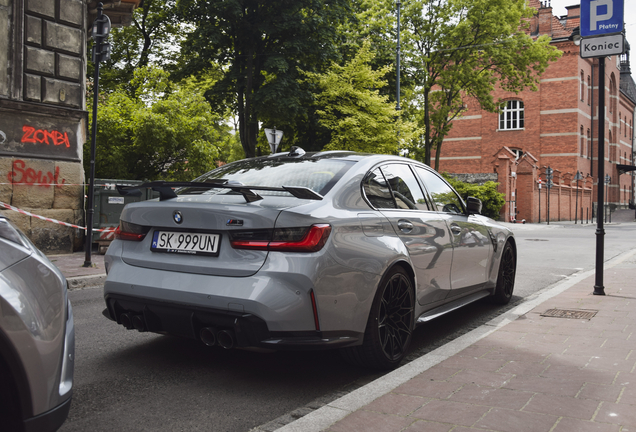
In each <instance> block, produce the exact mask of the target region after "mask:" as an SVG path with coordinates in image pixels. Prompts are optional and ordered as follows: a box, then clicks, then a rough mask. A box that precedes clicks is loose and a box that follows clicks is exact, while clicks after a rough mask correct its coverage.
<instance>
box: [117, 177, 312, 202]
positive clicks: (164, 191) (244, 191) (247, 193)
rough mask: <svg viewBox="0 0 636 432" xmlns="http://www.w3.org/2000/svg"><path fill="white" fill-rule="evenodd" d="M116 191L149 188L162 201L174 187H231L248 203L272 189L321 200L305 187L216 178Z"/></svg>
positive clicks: (125, 193) (126, 193)
mask: <svg viewBox="0 0 636 432" xmlns="http://www.w3.org/2000/svg"><path fill="white" fill-rule="evenodd" d="M116 188H117V192H119V194H120V195H122V196H141V189H142V188H150V189H152V190H154V191H157V192H159V201H164V200H167V199H171V198H176V197H177V194H176V192H175V191H174V190H173V189H174V188H194V189H231V190H233V191H234V192H238V193H240V194H241V195H243V197H244V198H245V201H247V202H248V203H250V202H254V201H258V200H262V199H263V197H262V196H260V195H259V194H257V193H256V192H254V191H259V190H260V191H274V192H289V193H290V194H292V195H293V196H295V197H296V198H300V199H310V200H322V198H323V197H322V195H320V194H319V193H316V192H314V191H313V190H311V189H309V188H307V187H300V186H281V187H270V186H246V185H243V184H241V183H239V182H233V181H231V180H216V181H209V180H208V181H207V182H167V181H153V182H149V183H143V184H140V185H137V186H130V185H128V186H127V185H116Z"/></svg>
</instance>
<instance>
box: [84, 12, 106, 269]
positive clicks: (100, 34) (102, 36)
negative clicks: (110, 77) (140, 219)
mask: <svg viewBox="0 0 636 432" xmlns="http://www.w3.org/2000/svg"><path fill="white" fill-rule="evenodd" d="M110 27H111V25H110V18H108V15H104V5H103V4H102V3H99V4H98V5H97V18H96V19H95V22H94V23H93V32H92V37H93V40H94V41H95V43H94V44H93V63H95V74H94V75H93V125H92V132H91V160H90V177H89V181H88V203H87V204H86V242H85V244H84V249H85V250H84V252H85V257H84V265H83V267H92V266H93V263H92V262H91V252H92V248H93V215H94V213H95V208H94V204H93V201H94V199H95V198H94V197H95V191H94V190H93V189H94V188H95V152H96V147H97V100H98V98H99V64H100V63H101V62H104V61H108V60H110V51H111V46H110V44H109V43H107V42H106V39H108V33H110Z"/></svg>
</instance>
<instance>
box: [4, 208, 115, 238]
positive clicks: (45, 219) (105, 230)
mask: <svg viewBox="0 0 636 432" xmlns="http://www.w3.org/2000/svg"><path fill="white" fill-rule="evenodd" d="M0 207H4V208H7V209H9V210H13V211H15V212H18V213H21V214H23V215H26V216H31V217H34V218H38V219H42V220H44V221H47V222H53V223H56V224H60V225H64V226H67V227H71V228H77V229H82V230H84V231H86V229H87V228H86V227H82V226H79V225H73V224H70V223H68V222H62V221H59V220H57V219H51V218H47V217H44V216H40V215H36V214H33V213H30V212H28V211H25V210H22V209H19V208H17V207H13V206H12V205H9V204H7V203H3V202H2V201H0ZM116 229H117V228H105V229H99V228H93V231H98V232H107V233H111V232H115V230H116Z"/></svg>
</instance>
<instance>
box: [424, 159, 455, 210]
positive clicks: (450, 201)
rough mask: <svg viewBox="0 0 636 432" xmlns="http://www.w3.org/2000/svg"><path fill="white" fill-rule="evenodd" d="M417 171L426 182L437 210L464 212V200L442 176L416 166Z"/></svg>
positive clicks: (425, 184)
mask: <svg viewBox="0 0 636 432" xmlns="http://www.w3.org/2000/svg"><path fill="white" fill-rule="evenodd" d="M415 172H416V173H417V175H418V176H419V177H420V180H422V183H424V186H426V189H427V190H428V193H429V195H430V196H431V199H432V200H433V205H434V207H435V208H436V210H437V211H439V212H444V213H454V214H464V204H463V203H462V200H461V199H460V198H459V196H458V195H457V193H456V192H455V191H454V190H453V189H452V188H451V187H450V186H449V185H448V183H446V182H445V181H444V180H443V179H442V178H441V177H440V176H438V175H437V174H435V173H433V172H431V171H429V170H427V169H424V168H420V167H415Z"/></svg>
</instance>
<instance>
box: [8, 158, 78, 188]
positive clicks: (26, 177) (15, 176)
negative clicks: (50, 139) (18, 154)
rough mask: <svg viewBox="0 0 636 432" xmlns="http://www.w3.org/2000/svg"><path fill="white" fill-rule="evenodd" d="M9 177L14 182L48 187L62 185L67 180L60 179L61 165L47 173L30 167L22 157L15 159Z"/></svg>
mask: <svg viewBox="0 0 636 432" xmlns="http://www.w3.org/2000/svg"><path fill="white" fill-rule="evenodd" d="M7 178H8V179H9V182H10V183H13V184H26V185H30V186H40V187H46V188H48V187H50V186H52V185H53V186H57V187H62V185H63V184H64V183H65V182H66V180H65V179H61V181H60V167H55V172H54V173H52V172H50V171H48V172H46V173H45V172H42V171H36V170H35V169H33V168H30V167H28V166H27V163H26V162H25V161H23V160H22V159H16V160H14V161H13V166H12V170H11V172H9V174H8V175H7Z"/></svg>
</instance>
